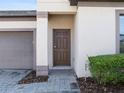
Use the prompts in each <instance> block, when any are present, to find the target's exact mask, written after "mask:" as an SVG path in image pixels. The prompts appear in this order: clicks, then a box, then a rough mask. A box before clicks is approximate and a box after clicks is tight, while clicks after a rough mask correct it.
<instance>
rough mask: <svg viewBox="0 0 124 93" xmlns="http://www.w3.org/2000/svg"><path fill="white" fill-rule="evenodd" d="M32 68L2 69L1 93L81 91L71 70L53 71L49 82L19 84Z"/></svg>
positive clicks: (0, 78) (75, 92) (66, 92)
mask: <svg viewBox="0 0 124 93" xmlns="http://www.w3.org/2000/svg"><path fill="white" fill-rule="evenodd" d="M30 71H31V70H0V93H80V90H79V88H78V86H77V83H76V78H75V77H74V74H73V72H72V71H71V70H67V71H51V72H50V75H49V76H50V77H49V80H48V82H43V83H32V84H18V81H19V80H21V79H22V78H23V77H25V76H26V75H27V74H28V73H29V72H30Z"/></svg>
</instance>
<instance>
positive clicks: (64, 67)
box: [50, 66, 72, 70]
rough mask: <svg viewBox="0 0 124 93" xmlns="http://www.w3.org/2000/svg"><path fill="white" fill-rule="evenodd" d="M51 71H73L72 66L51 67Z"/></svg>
mask: <svg viewBox="0 0 124 93" xmlns="http://www.w3.org/2000/svg"><path fill="white" fill-rule="evenodd" d="M50 69H60V70H63V69H72V67H71V66H54V67H50Z"/></svg>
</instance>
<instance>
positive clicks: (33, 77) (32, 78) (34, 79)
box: [18, 71, 48, 84]
mask: <svg viewBox="0 0 124 93" xmlns="http://www.w3.org/2000/svg"><path fill="white" fill-rule="evenodd" d="M47 80H48V76H36V71H31V72H30V73H29V74H28V75H27V76H25V77H24V78H23V79H22V80H20V81H19V82H18V84H30V83H38V82H46V81H47Z"/></svg>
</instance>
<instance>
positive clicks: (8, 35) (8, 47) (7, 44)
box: [0, 31, 33, 69]
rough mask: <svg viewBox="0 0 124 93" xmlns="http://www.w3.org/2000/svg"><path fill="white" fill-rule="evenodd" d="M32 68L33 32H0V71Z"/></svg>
mask: <svg viewBox="0 0 124 93" xmlns="http://www.w3.org/2000/svg"><path fill="white" fill-rule="evenodd" d="M2 68H4V69H6V68H7V69H32V68H33V32H32V31H1V32H0V69H2Z"/></svg>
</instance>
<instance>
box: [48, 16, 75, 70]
mask: <svg viewBox="0 0 124 93" xmlns="http://www.w3.org/2000/svg"><path fill="white" fill-rule="evenodd" d="M48 27H49V29H48V31H49V32H48V40H49V41H48V42H49V51H48V52H49V53H48V54H49V55H48V56H49V68H51V69H52V68H53V29H70V31H71V66H72V67H73V46H74V45H73V44H74V42H73V33H74V15H71V14H70V15H68V14H65V15H64V14H63V15H52V14H51V15H49V20H48Z"/></svg>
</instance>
